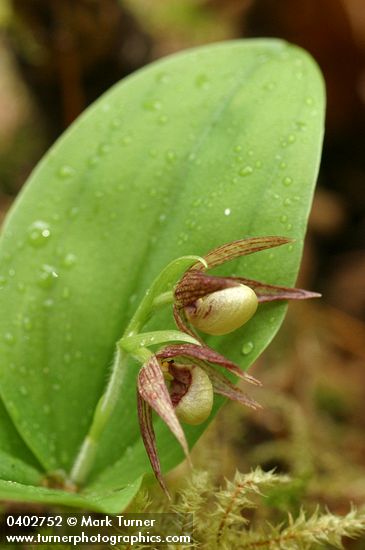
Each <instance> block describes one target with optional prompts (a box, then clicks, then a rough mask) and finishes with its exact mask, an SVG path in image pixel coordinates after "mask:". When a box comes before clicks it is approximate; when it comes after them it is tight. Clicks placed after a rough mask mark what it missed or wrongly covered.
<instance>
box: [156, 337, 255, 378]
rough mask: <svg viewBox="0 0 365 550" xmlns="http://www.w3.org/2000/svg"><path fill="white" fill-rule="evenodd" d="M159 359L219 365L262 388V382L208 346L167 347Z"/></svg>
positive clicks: (160, 353) (175, 345)
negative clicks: (190, 360)
mask: <svg viewBox="0 0 365 550" xmlns="http://www.w3.org/2000/svg"><path fill="white" fill-rule="evenodd" d="M156 357H157V358H158V359H173V358H174V357H187V358H188V359H196V360H198V361H203V362H204V361H208V362H209V363H213V364H215V365H219V366H221V367H223V368H225V369H227V370H228V371H229V372H231V373H232V374H234V375H235V376H238V377H239V378H242V379H243V380H245V381H246V382H250V383H251V384H255V385H256V386H261V382H259V381H258V380H256V378H254V377H253V376H250V375H249V374H247V373H246V372H244V371H242V370H241V369H240V368H239V366H238V365H236V364H235V363H232V361H230V360H229V359H227V358H226V357H224V356H223V355H221V354H220V353H217V352H216V351H214V350H213V349H211V348H209V347H208V346H196V345H194V344H173V345H171V346H166V347H165V348H164V349H163V350H162V351H160V352H158V353H157V354H156Z"/></svg>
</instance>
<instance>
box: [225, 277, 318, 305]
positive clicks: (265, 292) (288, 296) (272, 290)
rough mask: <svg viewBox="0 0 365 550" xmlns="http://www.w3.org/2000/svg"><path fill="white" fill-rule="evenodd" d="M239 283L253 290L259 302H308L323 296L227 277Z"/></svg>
mask: <svg viewBox="0 0 365 550" xmlns="http://www.w3.org/2000/svg"><path fill="white" fill-rule="evenodd" d="M226 279H231V280H232V281H236V282H237V283H242V284H243V285H247V286H249V287H250V288H252V289H253V290H254V291H255V293H256V295H257V298H258V301H259V302H274V301H276V300H307V299H309V298H320V297H321V294H319V293H318V292H312V291H310V290H304V289H302V288H292V287H288V286H280V285H270V284H267V283H261V282H260V281H254V280H253V279H246V278H245V277H226Z"/></svg>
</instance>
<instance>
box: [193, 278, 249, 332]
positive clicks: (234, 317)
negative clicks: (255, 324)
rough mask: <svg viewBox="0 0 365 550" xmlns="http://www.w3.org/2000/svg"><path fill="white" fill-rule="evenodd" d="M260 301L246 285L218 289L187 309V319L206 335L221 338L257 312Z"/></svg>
mask: <svg viewBox="0 0 365 550" xmlns="http://www.w3.org/2000/svg"><path fill="white" fill-rule="evenodd" d="M257 305H258V299H257V296H256V294H255V292H254V291H253V290H252V289H251V288H250V287H248V286H246V285H238V286H232V287H229V288H224V289H223V290H218V291H216V292H212V293H211V294H207V295H206V296H203V298H199V299H198V300H196V302H195V303H194V305H191V306H186V307H185V308H184V309H185V314H186V317H187V320H188V321H189V323H191V325H193V326H194V327H195V328H197V329H198V330H201V331H202V332H205V333H206V334H213V335H215V336H220V335H222V334H228V333H229V332H233V331H234V330H236V329H238V328H239V327H240V326H242V325H243V324H244V323H246V322H247V321H248V320H249V319H251V317H252V316H253V315H254V313H255V312H256V309H257Z"/></svg>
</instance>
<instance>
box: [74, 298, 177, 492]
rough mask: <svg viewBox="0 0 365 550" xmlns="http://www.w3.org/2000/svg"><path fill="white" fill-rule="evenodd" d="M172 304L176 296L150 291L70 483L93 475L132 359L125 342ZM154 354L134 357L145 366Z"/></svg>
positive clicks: (119, 347)
mask: <svg viewBox="0 0 365 550" xmlns="http://www.w3.org/2000/svg"><path fill="white" fill-rule="evenodd" d="M172 301H173V293H172V292H164V293H162V294H160V295H159V296H156V297H155V298H153V296H151V293H150V291H148V292H147V293H146V295H145V297H144V299H143V300H142V302H141V303H140V305H139V307H138V309H137V311H136V313H135V314H134V316H133V318H132V319H131V321H130V323H129V325H128V326H127V328H126V330H125V332H124V335H123V337H122V338H121V340H120V341H119V342H118V344H117V349H116V352H115V356H114V361H113V365H112V368H111V375H110V378H109V381H108V383H107V386H106V388H105V391H104V394H103V395H102V396H101V398H100V399H99V401H98V404H97V406H96V408H95V411H94V416H93V419H92V422H91V426H90V429H89V432H88V434H87V435H86V437H85V439H84V441H83V443H82V445H81V448H80V451H79V453H78V455H77V457H76V460H75V462H74V464H73V466H72V469H71V473H70V480H71V481H72V482H73V483H75V484H76V485H83V484H84V483H85V481H86V479H87V477H88V475H89V473H90V471H91V468H92V466H93V464H94V461H95V457H96V452H97V450H98V446H99V441H100V437H101V435H102V433H103V431H104V429H105V427H106V425H107V424H108V421H109V419H110V417H111V415H112V413H113V411H114V409H115V405H116V403H117V401H118V399H119V396H120V394H121V391H122V386H123V382H124V379H125V372H126V362H127V358H128V352H126V351H125V350H124V349H123V347H122V340H123V338H125V337H127V336H128V337H131V336H134V335H136V334H138V332H139V331H140V330H141V328H142V327H143V325H144V324H145V323H146V322H147V320H148V319H149V317H150V315H151V313H152V311H153V310H154V309H157V308H158V307H161V306H164V305H167V304H170V303H171V302H172ZM150 353H151V352H149V351H148V350H147V349H144V348H139V349H138V350H134V353H133V355H134V357H135V358H138V359H140V360H141V362H144V361H145V360H146V358H148V356H149V355H150Z"/></svg>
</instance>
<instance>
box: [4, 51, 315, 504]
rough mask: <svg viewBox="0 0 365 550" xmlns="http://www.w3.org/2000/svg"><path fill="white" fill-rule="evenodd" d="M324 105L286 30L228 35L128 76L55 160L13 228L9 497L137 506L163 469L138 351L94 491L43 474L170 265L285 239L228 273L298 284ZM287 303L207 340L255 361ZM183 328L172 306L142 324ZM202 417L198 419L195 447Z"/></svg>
mask: <svg viewBox="0 0 365 550" xmlns="http://www.w3.org/2000/svg"><path fill="white" fill-rule="evenodd" d="M323 112H324V98H323V85H322V80H321V77H320V75H319V72H318V70H317V68H316V67H315V65H314V64H313V62H312V60H311V59H310V58H309V56H308V55H307V54H306V53H305V52H303V51H302V50H300V49H298V48H296V47H293V46H290V45H288V44H286V43H284V42H281V41H277V40H252V41H235V42H227V43H222V44H217V45H210V46H206V47H203V48H198V49H196V50H192V51H188V52H184V53H182V54H178V55H174V56H171V57H169V58H167V59H163V60H161V61H158V62H156V63H154V64H153V65H151V66H149V67H147V68H145V69H143V70H141V71H139V72H137V73H136V74H134V75H132V76H131V77H129V78H127V79H125V80H124V81H123V82H122V83H121V84H118V85H117V86H115V87H114V88H113V89H112V90H110V91H109V92H108V93H106V94H105V95H104V96H103V97H102V98H101V99H100V100H98V101H97V102H96V103H95V104H94V105H93V106H92V107H91V108H90V109H88V110H87V111H86V112H85V114H83V115H82V116H81V117H80V118H79V119H78V120H77V121H76V122H75V123H74V124H73V125H72V127H71V128H70V129H69V130H68V131H67V132H66V133H65V135H64V136H63V137H62V138H61V139H60V140H59V141H58V142H57V143H56V145H55V146H54V147H53V148H52V149H51V150H50V152H49V153H48V154H47V155H46V156H45V157H44V159H43V160H42V162H41V163H40V164H39V166H38V167H37V168H36V169H35V171H34V172H33V174H32V175H31V177H30V178H29V181H28V183H27V185H26V186H25V188H24V190H23V191H22V193H21V194H20V197H19V199H18V200H17V202H16V204H15V205H14V207H13V208H12V211H11V212H10V214H9V216H8V218H7V221H6V224H5V227H4V230H3V233H2V237H1V245H0V254H1V259H0V262H1V263H0V283H1V285H0V287H1V290H0V311H1V320H0V369H1V397H2V401H3V404H4V407H3V406H1V410H0V441H1V455H0V464H1V468H0V474H1V476H2V477H3V479H4V481H1V482H0V498H3V499H7V500H21V501H37V502H46V503H55V504H56V503H57V504H67V505H70V506H83V507H89V508H90V509H95V510H102V511H107V512H113V511H120V510H122V509H123V507H125V506H126V505H127V504H128V503H129V501H130V500H131V498H133V496H134V494H135V493H136V491H137V490H138V488H139V486H140V481H141V479H142V477H143V475H144V474H145V473H148V472H150V467H149V464H148V459H147V457H146V455H145V451H144V447H143V444H142V442H141V440H140V435H139V429H138V424H137V415H136V403H135V400H136V397H135V387H136V373H137V364H136V363H134V362H133V361H131V362H130V365H129V370H128V374H127V381H126V382H127V388H128V391H126V390H124V391H123V394H122V395H121V396H120V400H119V403H118V405H117V408H116V411H115V412H114V414H113V417H112V421H111V423H110V425H109V426H108V428H107V430H106V432H105V434H104V436H103V438H102V442H101V447H100V450H99V453H98V456H97V460H96V464H95V466H94V469H93V471H92V473H91V477H90V479H89V482H88V484H87V486H86V487H85V489H84V490H83V491H82V492H81V493H79V494H71V493H67V492H65V491H60V490H56V489H47V488H44V487H42V488H41V487H33V485H37V484H38V483H39V481H40V479H41V477H43V476H44V473H45V472H49V471H54V470H59V469H61V470H65V471H69V470H70V468H71V466H72V463H73V461H74V459H75V456H76V454H77V451H78V449H79V447H80V445H81V442H82V440H83V438H84V436H85V435H86V432H87V430H88V427H89V425H90V422H91V418H92V415H93V411H94V408H95V406H96V403H97V401H98V399H99V398H100V396H101V394H102V392H103V389H104V386H105V382H106V379H107V376H108V368H109V365H110V363H111V361H112V358H113V354H114V351H115V344H116V342H117V341H118V340H119V339H120V337H121V335H122V334H123V330H124V328H125V327H126V324H127V322H128V320H129V319H130V317H131V315H132V313H133V311H134V309H135V307H136V306H137V305H138V303H139V301H140V299H141V297H142V296H143V294H144V292H145V290H146V289H147V288H148V286H149V285H150V284H151V282H152V280H153V279H154V277H155V276H156V275H157V274H158V273H159V271H160V270H161V269H162V268H164V266H165V265H166V264H167V263H168V262H170V261H171V260H173V259H174V258H177V257H179V256H183V255H186V254H199V255H204V253H206V252H208V251H209V250H210V249H212V248H213V247H215V246H218V245H219V244H222V243H225V242H229V241H232V240H234V239H240V238H244V237H246V236H256V235H285V236H288V237H293V238H295V239H296V242H295V243H294V244H293V245H289V246H283V247H280V248H278V249H275V250H273V251H264V252H261V253H259V254H255V255H252V256H248V257H245V258H243V259H241V260H239V261H235V262H232V264H231V266H232V267H231V269H232V271H231V272H230V273H229V274H233V273H239V274H242V275H243V276H247V277H251V278H254V279H259V280H263V281H265V282H268V283H277V284H286V285H291V284H293V283H294V281H295V277H296V274H297V271H298V266H299V260H300V255H301V250H302V244H303V237H304V232H305V227H306V220H307V216H308V212H309V208H310V204H311V198H312V192H313V186H314V183H315V179H316V174H317V170H318V164H319V158H320V149H321V142H322V131H323ZM225 270H226V267H225ZM226 273H227V271H226ZM180 275H181V272H180V273H179V274H178V276H180ZM285 307H286V306H285V305H284V304H278V303H275V304H265V305H262V306H260V307H259V309H258V312H257V313H256V315H255V316H254V317H253V319H252V320H251V321H250V322H249V323H248V324H247V325H246V326H244V327H243V328H242V329H240V330H239V331H237V332H235V333H233V334H230V335H227V336H225V337H221V338H209V339H208V343H210V344H211V343H212V342H213V343H214V347H215V349H217V350H219V351H220V352H223V353H225V354H226V355H227V356H228V357H229V358H230V359H232V360H235V361H238V362H239V363H240V364H241V365H242V367H243V368H247V367H248V366H249V365H250V364H251V363H252V361H253V360H254V359H255V358H256V357H257V355H258V354H259V353H260V352H261V351H262V350H263V349H264V347H265V346H267V344H268V343H269V342H270V340H271V339H272V338H273V336H274V334H275V333H276V331H277V330H278V328H279V325H280V323H281V321H282V319H283V316H284V313H285ZM167 320H169V321H167ZM172 327H173V325H172V322H171V309H169V310H167V309H164V310H162V311H161V312H160V313H159V314H158V316H157V317H156V319H154V320H153V321H152V322H151V323H149V325H148V327H147V330H148V331H153V330H166V329H169V328H172ZM203 429H204V426H203V427H202V426H196V427H189V429H188V430H187V432H186V433H187V438H188V441H189V443H190V444H192V443H193V442H194V441H195V440H196V439H197V438H198V436H199V435H200V434H201V432H202V430H203ZM156 432H157V441H158V445H159V453H160V458H161V461H162V465H163V468H164V469H165V470H167V469H169V468H171V467H172V466H174V465H176V464H177V463H178V461H179V460H180V459H181V451H180V449H179V448H178V444H177V443H176V442H175V441H174V440H173V437H172V436H170V434H168V432H167V429H166V428H165V427H164V426H162V423H161V422H156ZM11 481H13V482H17V483H10V482H11Z"/></svg>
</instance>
